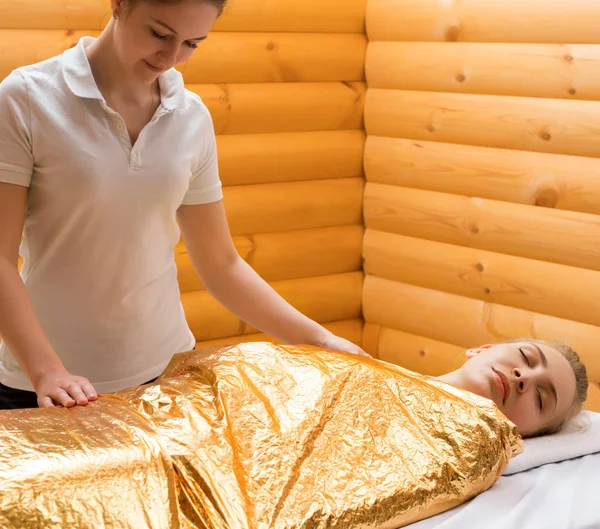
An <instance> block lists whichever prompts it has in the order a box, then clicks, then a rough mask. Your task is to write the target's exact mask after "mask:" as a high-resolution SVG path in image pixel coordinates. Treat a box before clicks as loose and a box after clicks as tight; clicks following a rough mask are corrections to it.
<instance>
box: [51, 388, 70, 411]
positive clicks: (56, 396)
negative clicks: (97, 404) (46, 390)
mask: <svg viewBox="0 0 600 529" xmlns="http://www.w3.org/2000/svg"><path fill="white" fill-rule="evenodd" d="M51 397H52V400H54V402H56V403H57V404H58V405H59V406H64V407H65V408H72V407H73V406H75V401H74V400H73V399H72V398H71V396H70V395H69V394H68V393H67V392H66V391H65V390H64V389H62V388H59V389H57V390H56V391H54V392H53V393H52V394H51Z"/></svg>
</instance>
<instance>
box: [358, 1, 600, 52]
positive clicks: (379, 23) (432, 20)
mask: <svg viewBox="0 0 600 529" xmlns="http://www.w3.org/2000/svg"><path fill="white" fill-rule="evenodd" d="M598 20H600V4H598V2H597V1H596V0H577V1H575V2H574V1H571V0H487V1H486V2H482V1H481V0H461V1H460V2H449V1H448V0H369V2H368V4H367V14H366V24H367V33H368V35H369V40H388V41H389V40H402V41H446V42H455V41H465V42H533V43H536V42H539V43H557V42H558V43H561V44H562V43H577V44H597V43H598V42H600V38H599V37H598V27H597V21H598Z"/></svg>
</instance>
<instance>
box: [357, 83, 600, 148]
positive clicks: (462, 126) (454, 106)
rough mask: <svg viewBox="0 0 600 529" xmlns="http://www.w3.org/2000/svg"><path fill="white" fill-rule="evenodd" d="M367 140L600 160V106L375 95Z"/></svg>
mask: <svg viewBox="0 0 600 529" xmlns="http://www.w3.org/2000/svg"><path fill="white" fill-rule="evenodd" d="M365 124H366V130H367V134H368V135H375V136H390V137H396V138H410V139H414V140H430V141H439V142H447V143H459V144H465V145H479V146H482V147H497V148H503V149H517V150H526V151H535V152H548V153H555V154H571V155H575V156H591V157H596V158H597V157H600V140H599V138H600V102H597V101H565V100H560V99H541V98H518V97H508V96H485V95H472V94H448V93H433V92H413V91H405V90H382V89H370V90H369V91H368V93H367V96H366V99H365Z"/></svg>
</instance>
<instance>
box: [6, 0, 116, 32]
mask: <svg viewBox="0 0 600 529" xmlns="http://www.w3.org/2000/svg"><path fill="white" fill-rule="evenodd" d="M0 13H2V23H1V25H2V29H67V28H68V29H95V30H100V29H102V28H103V27H104V26H105V25H106V24H107V23H108V21H109V20H110V16H111V10H110V0H61V1H60V2H57V1H56V0H19V1H18V2H13V1H11V0H0Z"/></svg>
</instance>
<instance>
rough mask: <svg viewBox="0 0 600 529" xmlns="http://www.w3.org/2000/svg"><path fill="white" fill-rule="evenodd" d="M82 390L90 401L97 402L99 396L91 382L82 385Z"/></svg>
mask: <svg viewBox="0 0 600 529" xmlns="http://www.w3.org/2000/svg"><path fill="white" fill-rule="evenodd" d="M81 389H82V390H83V392H84V393H85V395H86V397H87V398H88V400H96V399H97V398H98V394H97V393H96V390H95V389H94V386H92V385H91V384H90V383H89V382H84V383H83V384H81Z"/></svg>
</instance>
